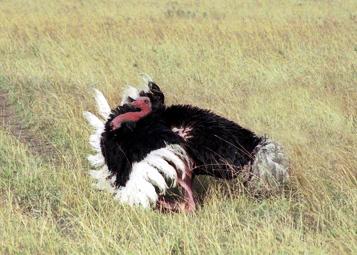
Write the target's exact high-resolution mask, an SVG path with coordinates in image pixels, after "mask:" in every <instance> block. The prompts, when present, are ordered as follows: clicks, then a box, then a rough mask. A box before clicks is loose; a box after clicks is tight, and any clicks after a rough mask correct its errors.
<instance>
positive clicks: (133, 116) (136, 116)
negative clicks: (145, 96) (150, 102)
mask: <svg viewBox="0 0 357 255" xmlns="http://www.w3.org/2000/svg"><path fill="white" fill-rule="evenodd" d="M140 110H141V111H140V112H127V113H124V114H120V115H119V116H117V117H115V118H114V119H113V120H112V127H113V129H117V128H119V127H120V126H121V123H123V122H128V121H134V122H135V121H138V120H140V119H141V118H143V117H145V116H146V115H148V114H149V113H150V111H151V110H150V109H149V108H148V107H145V108H140Z"/></svg>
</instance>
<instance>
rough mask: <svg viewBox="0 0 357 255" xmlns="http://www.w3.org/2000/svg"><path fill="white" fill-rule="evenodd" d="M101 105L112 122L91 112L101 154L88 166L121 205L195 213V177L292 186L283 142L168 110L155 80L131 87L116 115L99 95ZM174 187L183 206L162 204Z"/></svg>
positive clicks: (212, 118) (206, 114)
mask: <svg viewBox="0 0 357 255" xmlns="http://www.w3.org/2000/svg"><path fill="white" fill-rule="evenodd" d="M96 101H97V104H98V108H99V111H100V113H102V116H103V117H105V121H106V122H105V124H104V122H103V121H100V120H99V119H98V118H96V117H95V116H94V115H93V114H90V113H85V116H86V118H87V119H88V120H89V122H90V123H92V125H93V126H94V127H95V128H96V129H97V131H96V133H95V134H94V135H92V136H91V138H90V140H91V144H92V146H93V147H94V148H95V149H96V150H97V152H98V154H97V155H96V156H90V157H89V158H88V159H89V161H90V162H91V164H92V165H93V166H94V167H101V169H100V170H99V171H93V172H92V176H93V177H94V178H95V179H97V181H98V183H97V187H98V188H100V189H105V190H108V191H110V192H112V193H114V194H115V197H116V199H118V200H120V201H121V202H123V203H128V204H131V205H142V206H144V207H149V206H158V207H159V208H165V209H168V210H186V211H193V210H194V209H195V202H194V199H193V195H192V180H193V178H194V176H196V175H200V174H203V175H211V176H214V177H217V178H224V179H231V178H234V177H236V176H238V175H239V174H240V173H241V172H242V171H243V169H244V170H245V171H248V173H249V177H248V179H247V181H248V182H252V183H255V184H261V183H264V184H272V183H274V184H282V183H285V182H286V181H287V179H288V167H287V162H286V159H285V156H284V154H283V152H282V149H281V147H280V146H279V145H278V144H277V143H274V142H273V141H271V140H270V139H267V138H264V137H259V136H257V135H255V134H254V133H253V132H252V131H250V130H247V129H245V128H242V127H241V126H239V125H238V124H236V123H234V122H232V121H230V120H227V119H225V118H223V117H220V116H218V115H216V114H214V113H212V112H210V111H208V110H203V109H200V108H198V107H193V106H190V105H172V106H168V107H167V106H166V105H165V101H164V94H163V93H162V91H161V90H160V88H159V87H158V86H157V85H156V84H155V83H154V82H152V81H151V80H150V81H148V82H147V88H146V89H145V90H141V91H139V90H136V89H134V88H132V87H131V88H130V89H129V90H128V91H127V93H126V94H125V95H124V97H123V101H122V104H121V105H120V106H119V107H117V108H116V109H114V110H113V111H112V112H111V111H110V107H109V105H108V104H107V102H106V100H105V98H104V96H103V95H102V94H101V93H100V92H99V91H97V92H96ZM110 112H111V113H110ZM168 183H169V184H170V186H171V187H174V186H176V185H177V184H178V185H179V186H180V187H181V188H182V189H183V195H184V198H185V200H184V203H176V202H166V201H165V200H164V198H163V196H162V195H164V194H165V192H166V191H167V190H168V188H169V185H168Z"/></svg>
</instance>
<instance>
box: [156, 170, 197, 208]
mask: <svg viewBox="0 0 357 255" xmlns="http://www.w3.org/2000/svg"><path fill="white" fill-rule="evenodd" d="M192 181H193V178H192V175H191V173H190V174H189V175H187V174H186V175H185V176H184V177H183V178H182V179H181V178H179V179H178V185H179V186H180V187H181V188H182V194H183V199H184V201H183V202H178V201H166V200H165V199H164V198H161V199H159V201H158V204H157V208H158V209H159V210H160V211H168V212H188V213H190V212H193V211H195V209H196V204H195V200H194V198H193V192H192Z"/></svg>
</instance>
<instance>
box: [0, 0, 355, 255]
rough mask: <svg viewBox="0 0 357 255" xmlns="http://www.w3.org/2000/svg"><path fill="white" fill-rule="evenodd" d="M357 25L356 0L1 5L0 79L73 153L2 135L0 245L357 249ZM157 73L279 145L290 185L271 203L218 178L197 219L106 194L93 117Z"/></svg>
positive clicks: (174, 92)
mask: <svg viewBox="0 0 357 255" xmlns="http://www.w3.org/2000/svg"><path fill="white" fill-rule="evenodd" d="M356 21H357V4H356V3H355V1H352V0H351V1H350V0H347V1H292V0H289V1H233V0H230V1H229V0H228V1H223V2H222V1H208V2H205V3H203V2H201V1H177V2H174V1H160V2H156V1H140V2H139V1H125V3H124V1H109V0H108V1H107V0H105V1H99V0H89V1H70V0H61V1H45V0H43V1H40V0H32V1H24V0H11V1H10V0H4V1H0V24H1V26H0V59H1V60H0V77H1V79H0V89H2V90H5V91H8V92H9V96H10V100H11V101H12V102H13V104H14V107H16V110H17V113H18V116H19V118H20V119H22V120H23V121H24V122H25V123H26V125H27V126H28V127H30V129H31V131H32V132H34V133H36V134H39V135H41V136H45V137H48V139H50V140H51V142H53V143H54V144H55V145H56V147H57V149H58V150H59V154H60V160H58V161H56V162H55V163H54V162H52V163H49V162H47V161H45V160H44V159H43V158H41V157H34V156H33V155H32V154H31V153H30V151H29V148H28V147H27V146H26V145H25V144H21V143H19V142H18V141H17V139H16V137H13V136H11V135H10V134H9V132H7V131H6V130H5V129H0V253H1V254H117V253H119V254H170V253H171V254H201V253H205V254H301V253H306V254H321V253H323V254H356V253H357V237H356V236H357V220H356V219H357V213H356V211H357V206H356V205H357V189H356V187H357V186H356V176H357V156H356V155H357V154H356V151H357V106H356V102H357V78H356V68H357V44H356V41H357V30H356ZM143 72H145V73H148V74H150V75H151V76H152V77H153V78H154V79H155V81H157V82H158V84H159V85H160V86H161V88H162V89H163V90H164V92H165V94H166V95H167V101H168V103H170V104H173V103H190V104H194V105H197V106H200V107H203V108H209V109H213V110H214V111H215V112H217V113H219V114H221V115H224V116H227V117H228V118H230V119H232V120H235V121H237V122H238V123H240V124H241V125H243V126H245V127H249V128H250V129H252V130H254V131H256V132H257V133H258V134H268V135H269V136H270V137H272V138H273V139H275V140H277V141H279V142H281V143H282V144H283V145H284V146H285V148H286V150H287V151H288V154H289V157H290V160H291V164H292V183H291V185H290V188H289V189H288V190H287V191H286V192H285V193H284V194H280V195H276V196H273V197H268V198H265V199H259V200H257V199H255V198H253V197H252V196H251V195H249V193H247V192H244V191H241V190H239V189H237V188H236V187H237V186H239V185H238V184H237V183H236V182H231V183H225V182H217V181H214V180H206V179H205V180H204V189H206V190H207V191H206V194H205V197H204V203H203V204H202V205H201V207H200V208H199V209H198V211H197V212H196V213H195V214H194V215H184V214H173V215H168V214H160V213H158V212H156V211H150V210H144V209H140V208H130V207H126V206H122V205H120V204H118V203H117V202H115V201H114V200H113V199H112V197H111V196H110V195H108V194H105V193H103V192H98V191H95V190H94V189H93V188H92V187H91V180H90V179H89V177H88V171H89V165H88V163H87V162H86V160H85V156H86V155H87V154H88V153H89V152H90V150H89V145H88V143H87V138H88V136H89V132H90V130H89V128H88V126H87V124H86V123H85V121H84V119H83V118H82V111H83V110H90V111H95V105H94V101H93V97H92V90H91V89H92V88H93V87H97V88H99V89H100V90H102V91H103V92H104V94H105V95H106V96H108V98H109V100H110V102H111V105H112V106H115V105H116V104H117V103H118V102H119V100H120V96H121V92H122V90H123V89H124V87H125V85H126V84H127V83H134V84H135V83H136V81H137V80H138V77H139V75H140V73H143ZM49 156H50V157H51V155H49Z"/></svg>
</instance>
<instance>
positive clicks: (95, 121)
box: [83, 112, 104, 130]
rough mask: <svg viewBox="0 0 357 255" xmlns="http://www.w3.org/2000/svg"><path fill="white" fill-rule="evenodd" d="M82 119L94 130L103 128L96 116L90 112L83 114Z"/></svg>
mask: <svg viewBox="0 0 357 255" xmlns="http://www.w3.org/2000/svg"><path fill="white" fill-rule="evenodd" d="M83 116H84V118H85V119H86V120H87V121H88V123H89V124H90V125H91V126H92V127H93V128H95V129H97V130H98V129H101V128H104V122H103V121H101V120H100V119H99V118H98V117H97V116H95V115H94V114H93V113H91V112H83Z"/></svg>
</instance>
